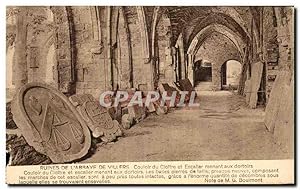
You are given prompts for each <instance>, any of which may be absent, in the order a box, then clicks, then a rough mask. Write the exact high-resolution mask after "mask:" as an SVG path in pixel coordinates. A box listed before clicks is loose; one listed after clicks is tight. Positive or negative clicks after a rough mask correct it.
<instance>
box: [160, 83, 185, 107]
mask: <svg viewBox="0 0 300 190" xmlns="http://www.w3.org/2000/svg"><path fill="white" fill-rule="evenodd" d="M158 89H159V91H160V93H161V94H163V92H167V96H168V97H171V96H172V95H173V93H174V92H176V98H175V102H174V105H171V104H170V102H171V101H170V100H167V101H166V102H165V103H166V105H167V106H168V107H176V105H177V104H178V103H179V100H180V94H179V92H178V91H177V89H176V88H175V87H172V86H170V85H169V84H168V83H162V84H160V85H159V87H158Z"/></svg>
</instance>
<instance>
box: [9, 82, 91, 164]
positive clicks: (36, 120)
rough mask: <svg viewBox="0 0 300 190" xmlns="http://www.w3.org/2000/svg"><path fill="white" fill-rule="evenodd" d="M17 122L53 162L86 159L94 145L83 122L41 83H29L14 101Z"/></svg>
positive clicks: (68, 104)
mask: <svg viewBox="0 0 300 190" xmlns="http://www.w3.org/2000/svg"><path fill="white" fill-rule="evenodd" d="M12 113H13V118H14V121H15V123H16V124H17V126H18V128H20V129H21V131H22V134H23V136H24V138H25V140H26V141H27V143H28V144H29V145H30V146H33V147H34V148H35V149H36V151H38V152H40V153H42V154H46V155H47V156H49V157H50V159H51V160H52V161H53V162H54V163H63V162H70V161H73V160H76V159H79V158H81V157H83V156H84V155H85V154H86V153H87V152H88V150H89V148H90V145H91V136H90V132H89V130H88V127H87V126H86V124H85V122H84V120H83V119H82V117H81V116H80V115H79V113H78V112H77V111H76V109H75V107H74V106H73V105H72V104H71V102H69V100H68V99H67V98H66V97H65V96H64V95H63V94H62V93H61V92H59V91H58V90H56V89H54V88H53V87H51V86H48V85H45V84H42V83H28V84H26V85H24V86H23V87H22V88H21V89H20V90H19V92H18V94H17V96H16V97H15V98H14V100H13V102H12Z"/></svg>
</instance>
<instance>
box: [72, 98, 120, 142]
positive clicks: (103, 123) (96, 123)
mask: <svg viewBox="0 0 300 190" xmlns="http://www.w3.org/2000/svg"><path fill="white" fill-rule="evenodd" d="M69 99H70V101H71V102H72V103H73V105H74V106H76V109H77V110H78V112H79V113H80V115H81V116H82V117H83V119H84V120H85V122H86V123H87V125H88V127H89V129H90V130H91V131H92V134H93V137H95V138H100V139H101V140H102V141H104V142H111V141H114V140H116V138H117V137H118V136H121V135H122V131H121V129H120V127H119V123H118V122H117V121H113V119H112V118H111V116H110V114H109V113H108V111H107V109H106V108H104V107H101V106H100V104H99V102H98V101H97V100H96V99H95V98H94V97H93V96H92V95H90V94H80V95H78V94H75V95H73V96H71V97H69Z"/></svg>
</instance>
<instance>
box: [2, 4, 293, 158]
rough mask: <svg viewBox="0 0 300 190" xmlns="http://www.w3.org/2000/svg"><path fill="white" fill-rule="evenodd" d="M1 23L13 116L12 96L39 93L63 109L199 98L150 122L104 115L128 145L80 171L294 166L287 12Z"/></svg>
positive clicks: (104, 151) (61, 14)
mask: <svg viewBox="0 0 300 190" xmlns="http://www.w3.org/2000/svg"><path fill="white" fill-rule="evenodd" d="M6 21H7V26H6V31H7V32H6V55H7V60H6V69H7V72H6V73H7V75H6V77H7V80H6V90H7V115H8V116H12V113H11V109H10V106H11V100H12V99H13V97H16V96H15V95H16V92H18V91H19V89H21V88H22V87H23V86H24V85H27V84H28V83H32V82H41V83H46V84H48V85H51V86H53V87H54V88H55V89H57V90H59V91H60V92H61V93H63V95H64V96H66V100H69V99H70V97H71V96H73V95H82V94H89V95H91V96H87V97H94V98H95V99H96V100H99V97H100V95H101V94H102V93H103V92H106V91H118V90H119V91H128V92H130V93H132V92H134V91H139V92H140V91H141V92H142V93H141V94H143V96H146V95H147V94H148V92H149V91H156V92H157V91H161V94H163V93H164V92H165V91H168V93H169V91H170V89H172V91H173V90H174V89H176V90H178V91H186V90H188V91H191V90H193V89H192V88H191V86H192V87H193V88H194V90H195V91H196V92H197V98H196V101H197V102H198V103H199V104H200V106H199V107H196V108H191V107H180V106H178V107H176V108H169V111H168V113H167V114H164V113H163V112H164V111H165V110H167V108H166V107H163V106H161V107H158V106H156V107H155V106H154V108H155V109H157V110H159V111H161V110H162V111H161V112H162V113H161V112H159V111H157V110H155V111H153V110H151V111H152V112H150V111H149V110H148V109H149V108H147V109H146V112H147V114H143V113H144V111H145V110H139V111H137V110H136V109H135V108H134V110H133V111H132V112H129V111H128V110H129V109H128V107H126V106H124V107H123V106H120V108H119V107H118V108H110V109H108V112H109V113H110V114H111V115H110V117H112V118H111V119H113V120H117V121H118V122H119V124H120V126H123V124H124V123H125V124H124V126H126V127H124V129H123V130H124V134H125V135H124V137H121V138H120V139H117V140H116V141H115V142H111V143H110V144H104V143H102V142H101V143H100V142H99V141H97V139H96V140H95V138H94V139H93V146H94V147H92V150H91V152H92V154H90V155H88V156H86V157H84V158H83V159H82V161H83V162H114V161H154V160H161V161H164V160H209V159H211V160H222V159H225V160H227V159H280V158H286V159H290V158H292V155H293V129H294V106H293V105H294V43H293V42H294V24H293V21H294V9H293V8H291V7H246V6H244V7H234V6H231V7H219V6H218V7H196V6H50V7H46V6H44V7H42V6H27V7H25V6H24V7H7V13H6ZM189 82H190V83H191V84H190V83H189ZM167 85H169V86H170V88H164V87H166V86H167ZM161 87H163V88H161ZM116 94H117V93H116ZM188 94H191V93H188ZM63 95H62V96H63ZM20 97H21V96H20ZM287 97H288V98H287ZM185 100H186V101H187V99H185ZM51 101H52V100H51ZM53 101H54V100H53ZM158 101H159V100H158ZM20 102H21V101H20ZM162 102H163V101H162ZM73 103H74V102H73ZM77 104H79V103H76V105H75V106H76V110H88V109H86V108H84V109H78V108H79V107H78V106H86V105H87V104H86V103H84V104H83V105H81V104H80V105H77ZM13 105H14V104H13ZM70 105H71V103H70ZM97 105H98V104H97ZM164 106H168V105H167V104H166V105H164ZM154 108H153V109H154ZM158 108H160V109H158ZM132 109H133V108H132ZM12 110H13V109H12ZM74 110H75V108H74ZM156 111H157V112H158V113H157V112H156ZM135 112H137V114H136V113H135ZM78 114H79V113H78ZM125 114H127V115H125ZM130 114H131V115H130ZM44 115H47V114H44ZM84 115H85V116H86V114H83V116H84ZM124 115H125V116H127V118H129V115H130V117H131V119H132V118H135V117H136V118H137V117H139V116H140V118H138V119H136V118H135V119H136V120H138V121H139V120H141V121H139V122H138V123H137V124H135V125H133V124H132V123H130V121H129V119H128V120H125V121H124V120H123V116H124ZM141 115H142V116H141ZM145 115H147V116H146V117H144V116H145ZM124 118H126V117H124ZM144 118H145V119H144ZM106 119H107V118H105V119H103V120H106ZM101 121H102V119H101ZM86 122H90V121H89V119H88V120H86ZM7 123H13V118H10V119H7ZM128 123H129V124H128ZM127 124H128V125H131V128H130V129H128V130H127V128H128V127H127ZM97 125H98V123H97ZM99 125H100V124H99ZM9 126H10V125H7V127H9ZM88 126H90V123H88ZM116 126H117V125H116ZM14 127H15V125H14V126H13V129H14ZM37 127H39V126H37ZM101 127H103V128H104V129H106V128H107V127H108V126H106V125H105V124H103V126H102V123H101ZM31 128H33V127H31ZM108 128H109V127H108ZM94 129H95V128H94ZM29 132H30V131H29ZM34 134H35V133H34ZM103 134H105V133H103ZM108 135H110V136H113V135H114V134H110V133H109V134H108ZM114 137H115V138H117V137H116V136H114ZM94 141H95V142H94ZM11 142H12V143H11V145H14V144H18V143H14V141H11ZM23 149H25V148H21V149H20V151H23ZM16 155H22V154H21V153H18V154H16ZM62 155H63V154H62ZM20 158H22V157H20ZM22 159H23V158H22Z"/></svg>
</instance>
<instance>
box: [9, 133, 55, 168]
mask: <svg viewBox="0 0 300 190" xmlns="http://www.w3.org/2000/svg"><path fill="white" fill-rule="evenodd" d="M6 150H7V151H8V152H9V155H10V158H9V165H12V166H15V165H37V164H51V163H52V161H51V160H50V158H49V157H48V156H46V155H43V154H41V153H39V152H37V151H36V150H35V149H34V148H33V147H32V146H29V145H28V144H27V142H26V140H25V139H24V137H23V136H18V135H12V134H6Z"/></svg>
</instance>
